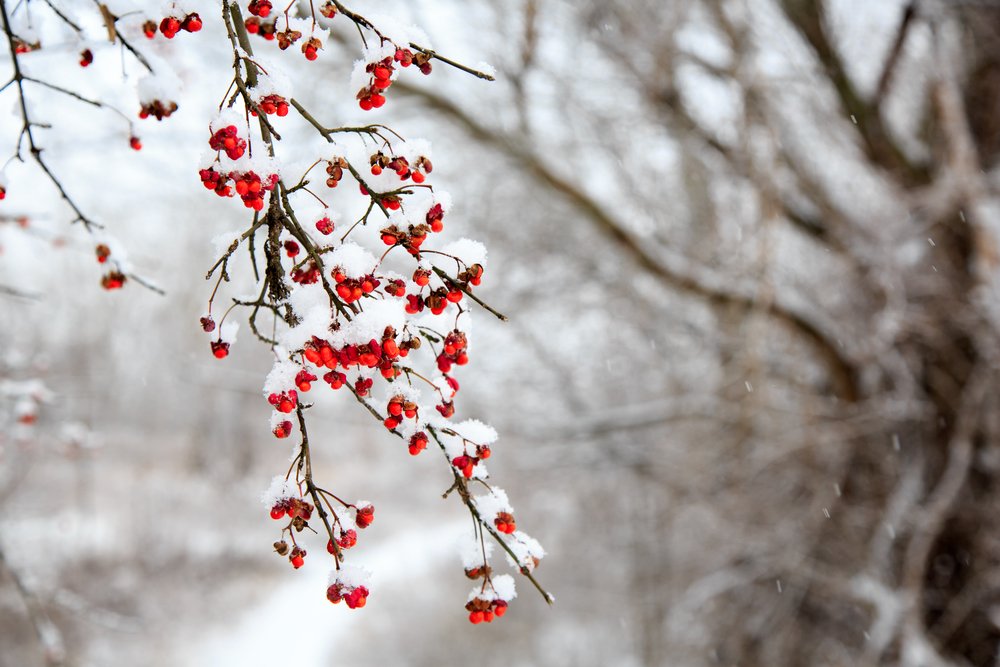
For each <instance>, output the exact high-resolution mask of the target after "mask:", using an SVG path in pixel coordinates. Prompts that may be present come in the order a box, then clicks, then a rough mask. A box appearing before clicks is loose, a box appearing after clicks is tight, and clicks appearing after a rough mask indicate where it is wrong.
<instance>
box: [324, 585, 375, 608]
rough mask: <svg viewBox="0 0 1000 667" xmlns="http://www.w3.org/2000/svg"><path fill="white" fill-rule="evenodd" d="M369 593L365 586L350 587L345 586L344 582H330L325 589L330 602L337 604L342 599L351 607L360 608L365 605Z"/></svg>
mask: <svg viewBox="0 0 1000 667" xmlns="http://www.w3.org/2000/svg"><path fill="white" fill-rule="evenodd" d="M369 595H370V593H369V592H368V589H367V588H366V587H365V586H357V587H355V588H351V587H350V586H345V585H344V584H340V583H337V584H331V585H330V587H329V588H327V589H326V599H327V600H329V601H330V602H332V603H334V604H337V603H338V602H340V601H341V600H343V601H344V604H346V605H347V606H348V607H350V608H351V609H360V608H361V607H364V606H365V603H366V602H368V596H369Z"/></svg>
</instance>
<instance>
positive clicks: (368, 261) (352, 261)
mask: <svg viewBox="0 0 1000 667" xmlns="http://www.w3.org/2000/svg"><path fill="white" fill-rule="evenodd" d="M377 262H378V260H377V259H375V255H373V254H371V253H370V252H368V251H367V250H365V249H364V248H362V247H361V246H359V245H358V244H357V243H353V242H351V241H347V242H346V243H344V244H342V245H341V246H340V247H338V248H337V249H336V250H334V251H333V253H331V255H330V259H329V264H330V266H335V267H340V269H341V271H343V272H344V275H345V276H347V277H348V278H363V277H365V276H367V275H368V274H370V273H371V272H372V271H374V270H375V264H376V263H377Z"/></svg>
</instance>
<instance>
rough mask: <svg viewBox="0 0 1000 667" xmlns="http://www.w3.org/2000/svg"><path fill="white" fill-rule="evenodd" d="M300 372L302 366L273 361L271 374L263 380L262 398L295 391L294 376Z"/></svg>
mask: <svg viewBox="0 0 1000 667" xmlns="http://www.w3.org/2000/svg"><path fill="white" fill-rule="evenodd" d="M300 370H302V366H300V365H299V364H297V363H295V362H294V361H275V362H274V366H272V367H271V372H270V373H268V374H267V378H266V379H265V380H264V389H263V394H264V398H267V397H268V396H270V395H271V394H280V393H281V392H283V391H288V390H289V389H295V376H296V375H297V374H298V372H299V371H300Z"/></svg>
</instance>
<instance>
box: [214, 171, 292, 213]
mask: <svg viewBox="0 0 1000 667" xmlns="http://www.w3.org/2000/svg"><path fill="white" fill-rule="evenodd" d="M198 175H199V176H200V177H201V182H202V185H204V186H205V188H206V189H208V190H214V191H215V194H217V195H219V196H220V197H232V196H233V192H234V191H235V193H236V194H237V195H239V197H240V199H242V200H243V205H244V206H246V207H247V208H252V209H253V210H255V211H260V210H262V209H263V208H264V195H265V194H266V193H268V192H270V191H271V190H273V189H274V186H275V185H277V184H278V175H277V174H270V175H269V176H266V177H265V178H263V179H262V178H261V177H260V175H259V174H257V173H256V172H254V171H246V172H243V173H239V172H236V171H233V172H229V173H228V174H223V173H222V172H219V171H216V170H215V167H214V166H213V167H208V168H207V169H201V170H199V171H198ZM230 181H231V182H232V187H230Z"/></svg>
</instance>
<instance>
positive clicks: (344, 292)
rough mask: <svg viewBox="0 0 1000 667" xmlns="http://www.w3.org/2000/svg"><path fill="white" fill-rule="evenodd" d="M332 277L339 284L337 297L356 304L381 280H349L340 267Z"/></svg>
mask: <svg viewBox="0 0 1000 667" xmlns="http://www.w3.org/2000/svg"><path fill="white" fill-rule="evenodd" d="M317 224H318V223H317ZM331 275H332V276H333V280H334V282H335V283H337V296H339V297H340V298H341V299H343V300H344V303H354V302H355V301H358V300H360V299H361V297H363V296H365V295H366V294H371V293H372V292H374V291H375V288H376V287H378V286H379V284H380V282H379V280H378V279H377V278H375V276H373V275H371V274H368V275H366V276H361V277H360V278H348V277H347V275H346V274H345V273H344V271H343V269H341V268H340V267H334V269H333V271H332V272H331Z"/></svg>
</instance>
